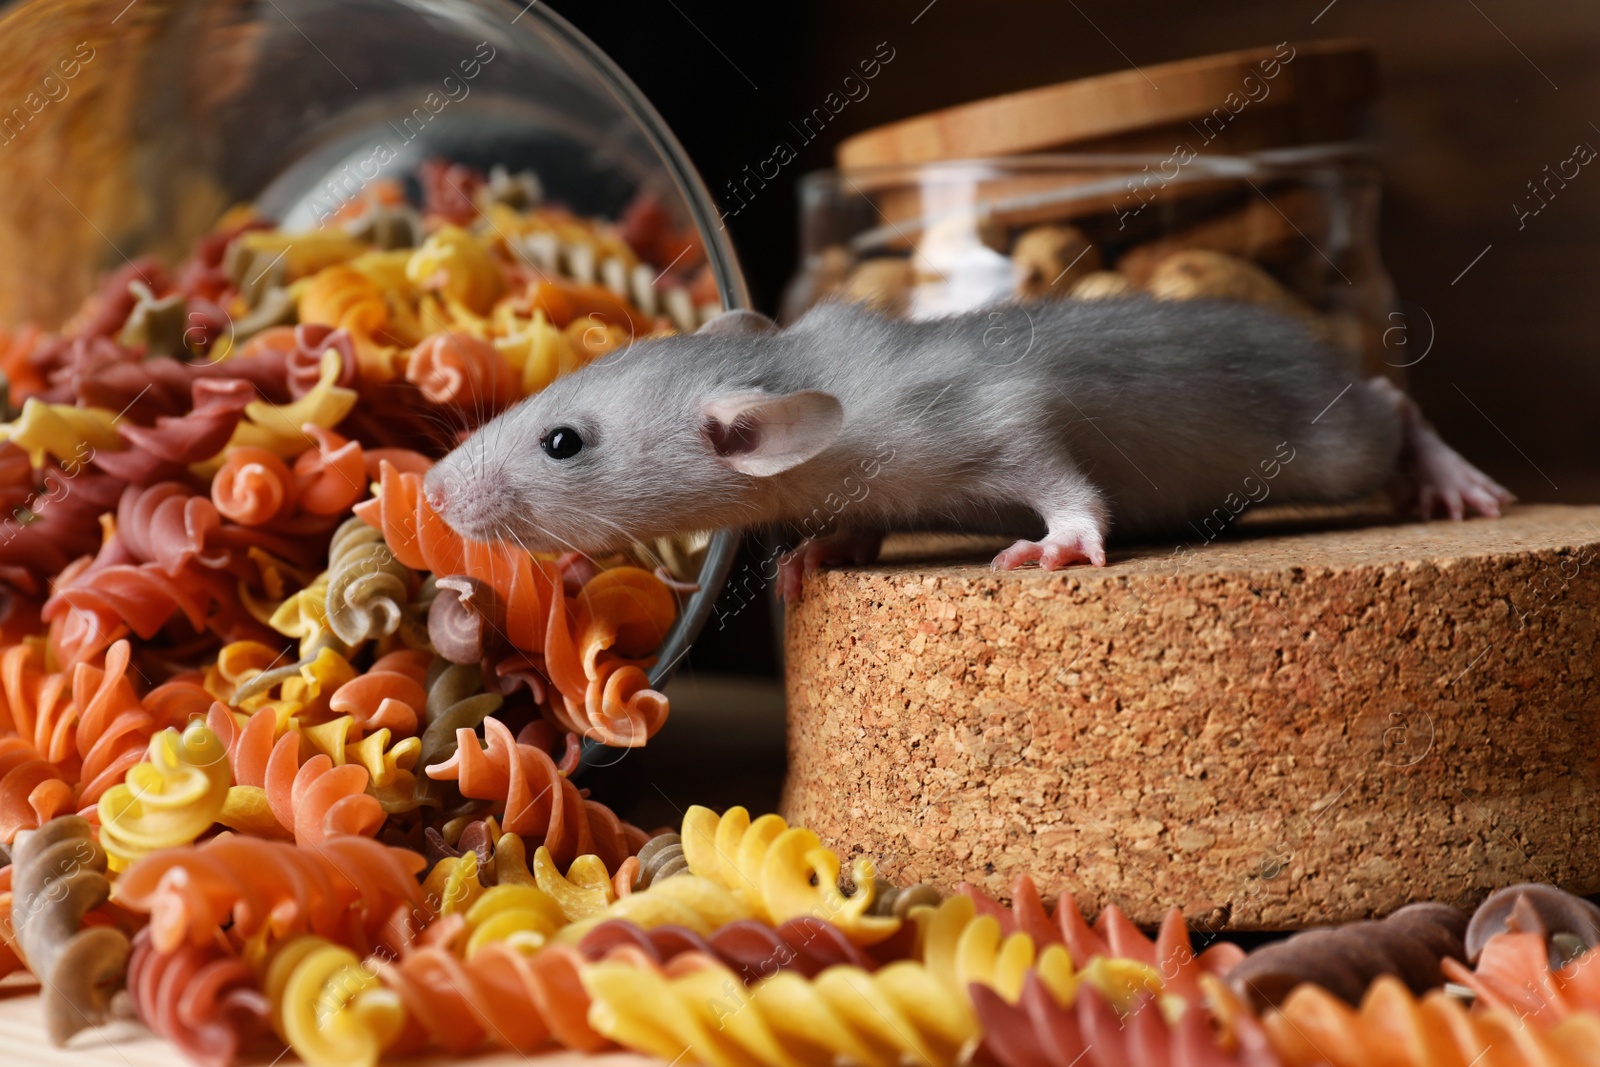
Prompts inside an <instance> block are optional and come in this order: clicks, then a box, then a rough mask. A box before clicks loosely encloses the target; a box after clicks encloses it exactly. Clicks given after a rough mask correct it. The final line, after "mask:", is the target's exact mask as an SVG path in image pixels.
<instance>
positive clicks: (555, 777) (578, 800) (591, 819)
mask: <svg viewBox="0 0 1600 1067" xmlns="http://www.w3.org/2000/svg"><path fill="white" fill-rule="evenodd" d="M483 731H484V739H485V741H486V742H487V744H488V747H487V748H480V747H479V746H478V741H477V738H476V736H474V735H473V733H472V731H470V730H467V729H461V730H458V731H457V734H456V745H457V747H456V751H455V753H454V754H453V755H451V756H450V757H449V758H448V759H445V760H441V761H440V762H438V763H436V764H433V765H432V766H429V767H427V775H428V777H430V778H435V779H450V780H453V781H454V782H455V783H456V786H457V788H459V789H460V790H461V794H462V795H463V796H466V797H473V798H476V799H480V800H493V801H496V802H497V804H498V805H499V806H501V810H502V811H503V813H504V814H503V815H502V819H501V824H502V825H503V826H504V827H505V829H506V830H507V831H508V832H510V833H514V834H518V835H520V836H522V837H525V838H529V839H531V840H537V841H538V842H539V843H541V844H543V845H544V846H545V847H547V848H549V850H550V852H551V854H552V856H554V858H555V861H556V862H557V863H560V864H562V865H563V866H565V865H567V864H570V863H571V862H572V861H573V860H574V859H576V858H577V857H578V856H581V855H588V854H590V853H593V854H595V855H597V856H599V857H600V859H601V862H603V863H604V864H605V865H606V869H607V870H609V871H615V870H616V869H617V867H618V865H620V864H621V863H622V861H623V860H624V859H626V858H627V857H628V856H631V855H633V854H634V853H636V852H638V851H639V848H640V846H641V845H643V844H644V843H645V841H647V840H648V839H649V838H648V835H646V834H645V833H644V831H642V830H640V829H638V828H637V827H634V826H630V825H628V824H627V823H624V822H622V821H621V820H619V819H618V818H617V817H616V816H615V815H613V814H612V813H611V811H610V809H608V808H606V807H605V806H604V805H602V804H599V803H597V802H595V801H592V800H585V799H584V798H583V796H582V795H581V794H579V792H578V790H577V787H576V786H574V785H573V784H572V783H571V781H569V780H568V779H567V777H566V776H565V775H563V774H561V773H560V771H559V770H557V768H556V765H555V761H554V760H552V759H551V758H550V756H549V754H548V753H546V752H544V751H543V750H542V749H538V748H535V747H534V746H532V745H523V744H518V743H517V742H516V741H515V739H513V738H512V736H511V731H510V730H508V729H507V728H506V727H505V726H504V724H502V723H501V722H500V721H499V720H497V719H493V718H486V719H484V720H483Z"/></svg>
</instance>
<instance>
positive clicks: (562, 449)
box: [539, 426, 583, 459]
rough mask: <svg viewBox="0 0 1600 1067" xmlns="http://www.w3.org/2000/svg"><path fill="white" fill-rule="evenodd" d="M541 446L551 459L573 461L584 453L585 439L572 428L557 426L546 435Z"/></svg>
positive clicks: (541, 441)
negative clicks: (579, 454) (574, 457)
mask: <svg viewBox="0 0 1600 1067" xmlns="http://www.w3.org/2000/svg"><path fill="white" fill-rule="evenodd" d="M539 445H540V446H541V447H542V448H543V449H544V453H545V455H547V456H549V457H550V458H551V459H571V458H572V457H573V456H576V455H577V454H578V453H579V452H581V451H583V438H581V437H579V436H578V431H577V430H574V429H573V428H572V427H571V426H557V427H556V428H555V429H553V430H551V431H550V432H549V433H547V434H545V435H544V438H543V439H542V440H540V442H539Z"/></svg>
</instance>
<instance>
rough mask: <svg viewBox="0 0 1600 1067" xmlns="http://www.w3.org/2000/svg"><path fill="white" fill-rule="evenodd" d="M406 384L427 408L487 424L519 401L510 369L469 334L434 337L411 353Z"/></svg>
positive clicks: (502, 360)
mask: <svg viewBox="0 0 1600 1067" xmlns="http://www.w3.org/2000/svg"><path fill="white" fill-rule="evenodd" d="M406 380H407V381H409V382H411V383H412V384H413V385H415V386H416V387H417V388H418V389H420V390H421V391H422V395H423V396H424V397H425V398H427V400H428V401H429V402H430V403H433V404H440V405H447V406H449V407H453V408H456V409H458V410H459V411H461V412H463V413H465V414H467V415H469V416H471V417H472V420H473V424H474V425H476V424H477V423H481V422H484V421H487V419H488V418H489V416H491V415H494V414H495V413H497V412H499V411H500V410H501V409H503V408H505V407H506V406H508V405H509V404H510V403H511V402H512V401H513V400H515V399H517V397H518V396H520V395H521V391H520V390H519V389H518V388H517V382H516V380H515V379H514V378H513V376H512V369H511V365H510V364H509V363H507V362H506V359H505V357H504V356H502V355H501V354H500V352H499V351H497V350H496V349H495V347H494V346H493V345H491V344H489V343H488V342H487V341H483V340H480V339H478V338H476V337H473V336H471V335H470V334H463V333H436V334H433V335H432V336H430V337H427V338H424V339H423V341H422V343H421V344H419V345H417V347H416V348H414V349H412V351H411V357H410V359H409V360H408V361H407V363H406Z"/></svg>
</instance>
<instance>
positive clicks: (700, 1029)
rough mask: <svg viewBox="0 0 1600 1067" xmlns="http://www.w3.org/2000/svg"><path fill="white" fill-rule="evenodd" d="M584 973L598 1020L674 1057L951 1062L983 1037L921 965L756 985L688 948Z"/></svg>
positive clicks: (894, 1066)
mask: <svg viewBox="0 0 1600 1067" xmlns="http://www.w3.org/2000/svg"><path fill="white" fill-rule="evenodd" d="M668 881H669V882H676V881H679V879H676V878H673V879H668ZM582 977H583V984H584V988H585V989H586V990H588V992H589V995H590V997H591V998H592V999H593V1004H592V1006H591V1007H590V1009H589V1022H590V1025H592V1026H593V1027H594V1028H595V1029H596V1030H597V1031H599V1032H600V1033H602V1034H604V1035H605V1036H607V1037H609V1038H611V1039H612V1040H613V1041H616V1042H617V1043H618V1044H620V1045H624V1046H626V1047H628V1048H632V1049H636V1050H638V1051H640V1052H644V1053H648V1054H650V1055H653V1056H658V1057H660V1058H662V1059H663V1060H668V1061H678V1060H680V1058H681V1059H683V1060H691V1061H696V1062H699V1063H704V1064H708V1065H710V1067H752V1065H753V1064H770V1065H773V1067H834V1065H835V1064H836V1063H839V1062H841V1061H845V1062H849V1063H855V1064H862V1065H864V1067H899V1065H900V1064H902V1063H905V1062H914V1063H917V1064H921V1065H924V1067H944V1065H947V1064H954V1063H956V1062H957V1061H958V1060H960V1059H961V1058H962V1057H963V1053H964V1052H966V1051H967V1050H969V1049H970V1048H972V1047H973V1046H974V1045H975V1043H976V1041H977V1039H978V1036H979V1034H978V1029H977V1023H976V1020H975V1019H974V1017H973V1014H972V1010H971V1008H970V1007H968V1006H967V1005H966V1004H965V1003H963V1001H962V999H961V998H960V997H958V996H956V994H954V993H953V992H951V991H950V989H949V988H947V987H946V986H945V984H944V983H943V982H941V981H940V980H939V979H938V978H936V977H935V976H934V975H933V974H932V973H930V972H929V971H928V969H927V968H926V967H923V966H922V965H920V964H917V963H909V962H901V963H893V964H890V965H889V966H887V967H885V968H883V969H882V970H880V971H877V972H876V973H873V974H868V973H867V972H866V971H863V970H860V969H859V968H855V967H848V966H839V967H831V968H829V969H828V970H826V971H824V972H822V973H821V974H820V975H818V976H817V977H816V978H815V979H814V980H812V981H807V980H806V979H804V978H802V977H800V976H799V975H796V974H794V973H793V972H787V971H786V972H782V973H780V974H777V975H775V976H773V977H772V978H768V979H766V980H765V981H762V982H759V983H757V984H756V985H754V986H751V987H749V988H748V989H747V988H746V987H745V986H744V983H743V982H742V981H741V980H740V979H739V977H738V976H737V975H735V974H734V973H733V972H732V971H730V970H728V969H727V968H726V967H723V966H722V965H721V964H719V963H716V962H714V961H712V960H709V959H707V958H706V957H704V956H699V955H695V954H692V953H690V954H685V955H683V956H679V957H676V958H675V959H673V960H672V961H671V962H669V963H668V964H667V966H666V968H665V969H657V968H654V967H650V966H642V965H635V964H633V963H630V962H627V961H625V960H615V961H607V962H604V963H599V964H595V965H593V966H590V967H587V968H585V969H584V971H583V972H582Z"/></svg>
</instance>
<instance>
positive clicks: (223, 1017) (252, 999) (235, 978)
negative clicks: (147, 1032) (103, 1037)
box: [128, 929, 271, 1067]
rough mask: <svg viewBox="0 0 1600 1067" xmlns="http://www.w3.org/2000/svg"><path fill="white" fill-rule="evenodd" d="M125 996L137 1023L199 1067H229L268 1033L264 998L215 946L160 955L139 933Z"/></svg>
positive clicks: (241, 966)
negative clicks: (176, 1047) (139, 1021)
mask: <svg viewBox="0 0 1600 1067" xmlns="http://www.w3.org/2000/svg"><path fill="white" fill-rule="evenodd" d="M128 994H129V996H130V997H131V998H132V1000H133V1007H134V1011H136V1012H137V1013H138V1015H139V1018H140V1020H141V1021H143V1022H144V1024H145V1025H146V1026H148V1027H149V1028H150V1029H151V1030H153V1031H154V1032H155V1033H156V1034H158V1035H159V1036H161V1037H162V1038H165V1039H166V1040H168V1041H171V1042H172V1043H173V1044H174V1045H177V1046H178V1048H180V1049H181V1050H183V1053H184V1055H186V1056H188V1057H189V1058H190V1059H191V1060H193V1061H194V1062H195V1063H198V1064H200V1065H201V1067H228V1065H229V1064H232V1063H234V1062H235V1061H236V1060H237V1059H238V1056H239V1053H240V1051H241V1050H243V1049H246V1048H249V1047H250V1046H251V1045H253V1044H254V1043H256V1042H257V1041H258V1040H259V1039H261V1038H262V1037H264V1036H266V1034H267V1033H268V1032H269V1029H268V1021H269V1019H270V1016H271V1005H270V1004H269V1003H268V1001H267V996H266V994H265V993H263V992H261V990H260V989H258V988H256V982H255V976H254V975H253V974H252V973H251V971H250V968H249V967H248V966H246V965H245V963H244V961H243V960H241V959H240V958H239V957H238V956H235V955H234V954H233V953H231V952H229V951H227V950H226V949H224V948H223V947H222V946H221V945H219V944H216V943H211V944H207V945H194V944H189V943H184V944H180V945H178V946H177V947H175V948H173V949H172V950H171V951H168V952H161V951H158V950H157V949H156V948H155V945H154V943H153V940H152V938H151V936H150V931H149V930H148V929H145V930H141V931H139V933H138V935H137V936H136V937H134V939H133V955H132V957H131V958H130V959H129V961H128Z"/></svg>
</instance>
